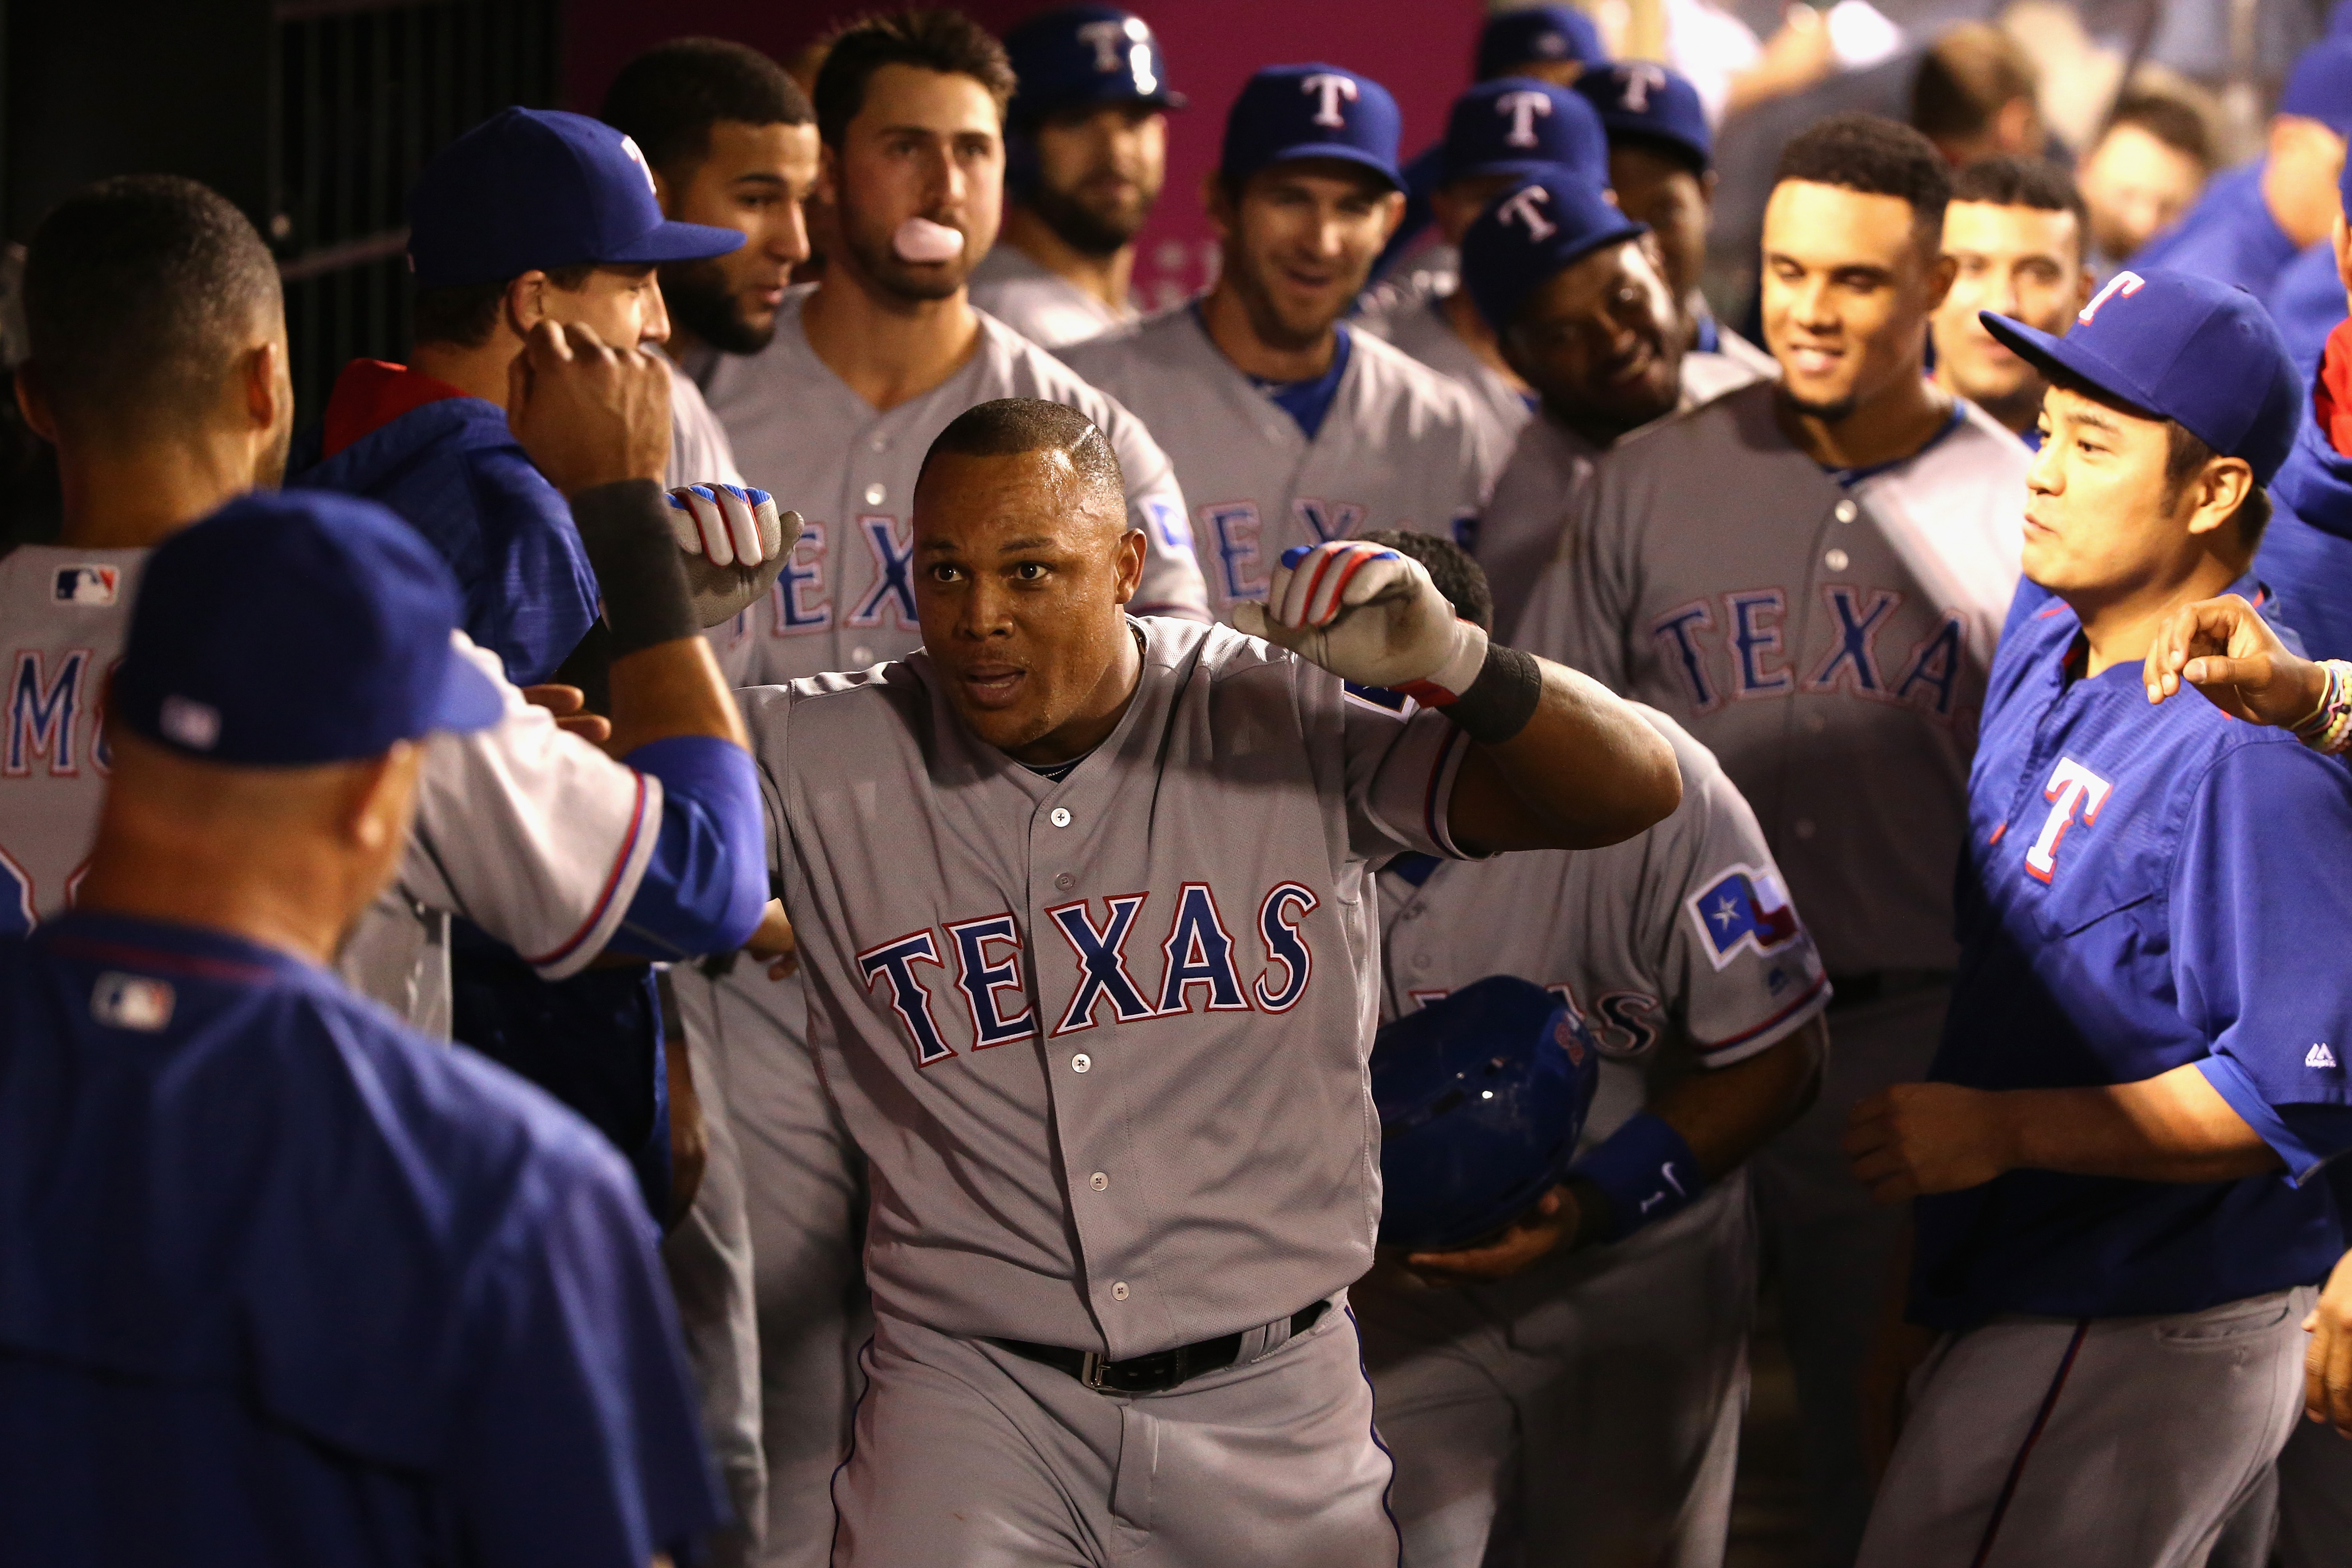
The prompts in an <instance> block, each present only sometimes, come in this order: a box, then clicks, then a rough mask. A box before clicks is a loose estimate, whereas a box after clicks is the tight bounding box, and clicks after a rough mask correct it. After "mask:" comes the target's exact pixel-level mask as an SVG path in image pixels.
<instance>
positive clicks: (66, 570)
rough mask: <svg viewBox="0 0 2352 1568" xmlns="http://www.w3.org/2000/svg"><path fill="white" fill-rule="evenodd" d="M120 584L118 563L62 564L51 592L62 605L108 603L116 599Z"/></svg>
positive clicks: (120, 573)
mask: <svg viewBox="0 0 2352 1568" xmlns="http://www.w3.org/2000/svg"><path fill="white" fill-rule="evenodd" d="M121 584H122V571H121V568H120V567H117V566H100V565H97V564H95V563H92V564H90V565H87V566H60V567H58V574H57V578H56V580H55V582H54V583H53V584H51V586H50V590H49V594H50V596H51V597H52V598H54V599H55V600H56V601H57V602H58V604H60V605H111V604H112V603H114V595H115V592H116V590H117V589H118V588H120V587H121Z"/></svg>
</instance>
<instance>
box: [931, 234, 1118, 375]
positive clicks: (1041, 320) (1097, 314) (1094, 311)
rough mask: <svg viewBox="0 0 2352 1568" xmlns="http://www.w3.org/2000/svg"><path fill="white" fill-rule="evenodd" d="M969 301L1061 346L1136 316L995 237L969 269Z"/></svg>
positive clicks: (1044, 343)
mask: <svg viewBox="0 0 2352 1568" xmlns="http://www.w3.org/2000/svg"><path fill="white" fill-rule="evenodd" d="M971 302H972V303H973V304H974V305H976V306H978V307H979V308H980V309H982V310H985V311H987V312H988V313H989V314H990V315H992V316H993V317H995V318H996V319H997V320H998V321H1003V323H1004V324H1005V325H1006V326H1008V327H1011V328H1012V329H1013V331H1016V332H1019V333H1020V334H1021V335H1022V336H1023V337H1024V338H1027V339H1028V340H1029V341H1030V342H1033V343H1035V344H1036V345H1037V346H1038V347H1039V348H1045V349H1054V350H1055V351H1059V350H1061V349H1065V348H1067V347H1068V346H1069V345H1070V344H1072V343H1082V342H1086V341H1087V339H1088V338H1097V337H1100V336H1101V335H1102V334H1103V333H1105V332H1108V331H1111V330H1112V329H1114V328H1116V327H1122V326H1125V325H1126V324H1127V323H1128V322H1129V321H1133V320H1135V317H1136V311H1135V309H1134V307H1133V306H1129V307H1128V308H1127V309H1125V310H1112V309H1111V308H1110V307H1109V306H1108V305H1106V304H1104V303H1103V302H1102V300H1099V299H1097V297H1096V296H1094V295H1092V294H1090V293H1088V292H1087V290H1085V289H1081V288H1079V287H1078V286H1077V285H1076V284H1075V283H1073V282H1071V281H1070V280H1069V279H1066V278H1065V277H1063V276H1062V275H1061V274H1060V273H1058V272H1055V271H1054V270H1053V269H1052V268H1048V267H1046V266H1045V265H1044V264H1043V263H1041V262H1039V261H1038V260H1037V259H1036V258H1034V257H1033V256H1031V255H1030V254H1029V253H1028V252H1027V251H1025V250H1022V249H1019V248H1017V247H1013V246H1010V245H1007V244H1005V243H1004V242H1003V241H1002V240H999V241H998V242H997V245H996V248H995V249H993V250H992V251H990V252H989V253H988V254H987V255H986V256H983V257H982V258H980V265H979V266H977V267H975V268H972V269H971Z"/></svg>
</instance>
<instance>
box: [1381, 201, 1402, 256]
mask: <svg viewBox="0 0 2352 1568" xmlns="http://www.w3.org/2000/svg"><path fill="white" fill-rule="evenodd" d="M1381 210H1382V216H1381V245H1382V246H1383V247H1385V246H1386V245H1387V244H1388V242H1389V241H1390V240H1391V239H1393V238H1394V237H1396V231H1397V225H1399V224H1401V223H1402V222H1404V193H1403V192H1402V191H1391V192H1390V193H1389V194H1388V195H1386V196H1383V197H1382V198H1381Z"/></svg>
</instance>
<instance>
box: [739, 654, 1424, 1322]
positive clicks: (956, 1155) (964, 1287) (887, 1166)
mask: <svg viewBox="0 0 2352 1568" xmlns="http://www.w3.org/2000/svg"><path fill="white" fill-rule="evenodd" d="M1135 626H1136V628H1137V633H1138V637H1139V641H1140V643H1141V646H1142V648H1143V669H1142V674H1141V677H1140V681H1139V687H1138V689H1137V690H1136V693H1135V695H1134V698H1133V700H1131V701H1130V703H1129V708H1128V710H1127V713H1126V714H1125V716H1124V717H1123V718H1122V719H1121V720H1120V721H1119V724H1118V728H1117V729H1116V730H1115V731H1113V732H1112V733H1111V735H1110V736H1109V737H1108V739H1107V740H1105V741H1104V742H1103V743H1102V744H1101V745H1100V746H1099V747H1097V749H1096V750H1095V751H1094V752H1092V753H1091V754H1090V755H1088V756H1087V758H1086V759H1085V760H1084V761H1082V762H1081V763H1079V764H1078V765H1077V767H1076V770H1075V771H1074V772H1072V773H1069V774H1068V775H1067V776H1066V778H1064V779H1062V780H1061V781H1060V782H1058V783H1056V782H1055V781H1053V780H1051V779H1047V778H1045V777H1044V776H1042V775H1040V774H1038V773H1033V772H1031V771H1030V770H1029V769H1027V768H1024V767H1023V766H1022V765H1021V764H1019V763H1015V762H1013V761H1012V760H1011V759H1010V758H1008V757H1006V756H1005V755H1004V754H1003V752H998V751H996V750H995V749H994V748H992V747H990V746H988V745H985V744H983V743H982V742H979V741H978V740H976V739H975V738H974V737H973V736H972V735H971V732H970V731H968V730H967V729H966V728H965V726H964V725H963V723H962V721H961V720H960V719H959V718H958V717H957V716H956V714H955V712H954V710H952V709H951V708H950V705H949V701H948V698H947V696H946V694H945V693H944V692H943V691H941V690H940V689H939V687H938V685H937V682H936V677H935V675H934V674H933V672H932V669H931V666H930V664H929V659H928V658H926V656H924V655H922V654H920V653H917V654H915V655H913V656H911V657H909V658H908V659H906V660H905V661H903V662H899V663H893V664H887V665H884V666H882V667H880V668H877V669H876V670H874V671H871V672H869V673H868V674H867V675H866V676H863V677H835V678H832V679H829V680H823V681H801V682H796V683H794V684H793V685H792V686H789V687H767V688H761V689H755V690H751V691H748V692H746V693H744V694H743V701H744V705H745V714H746V718H747V721H748V722H749V724H750V727H751V734H752V744H753V750H754V752H755V754H756V755H757V757H758V759H759V762H760V764H761V772H762V774H763V788H764V790H765V791H766V792H767V796H768V808H769V812H770V820H771V825H772V830H773V831H772V838H773V844H774V847H775V853H776V870H777V871H778V873H779V875H780V876H781V877H782V882H783V896H784V903H785V907H786V909H787V910H789V912H790V913H791V915H792V918H793V929H794V930H795V931H797V932H798V933H799V938H800V945H801V955H802V957H801V963H802V973H803V975H804V976H805V978H806V984H807V988H808V994H809V1030H810V1036H811V1038H812V1040H813V1041H814V1045H815V1047H816V1053H817V1060H818V1063H819V1066H820V1068H822V1070H823V1072H824V1079H825V1082H826V1085H827V1087H828V1088H830V1089H832V1090H833V1092H834V1095H835V1100H836V1101H837V1102H838V1104H839V1105H840V1107H841V1110H842V1114H843V1117H844V1119H845V1121H846V1122H847V1124H848V1127H849V1130H850V1131H851V1133H852V1134H853V1135H854V1136H855V1137H856V1141H857V1143H858V1146H859V1147H860V1148H861V1149H863V1150H864V1151H865V1152H866V1158H867V1161H868V1163H869V1169H870V1173H871V1181H872V1184H873V1192H874V1200H873V1205H872V1212H871V1215H870V1217H869V1223H868V1230H867V1241H866V1270H867V1276H868V1280H869V1283H870V1284H871V1285H872V1288H873V1290H874V1296H875V1303H876V1310H877V1313H879V1314H881V1315H883V1316H885V1317H897V1318H900V1319H904V1320H908V1321H915V1322H919V1323H923V1324H926V1325H928V1326H929V1327H931V1328H934V1329H938V1330H940V1331H944V1332H947V1333H951V1334H959V1335H971V1336H1001V1337H1007V1338H1016V1339H1024V1340H1033V1341H1040V1342H1047V1343H1053V1344H1061V1345H1069V1346H1076V1347H1082V1348H1087V1349H1097V1350H1100V1351H1101V1352H1104V1353H1107V1354H1108V1355H1109V1356H1111V1357H1113V1358H1123V1357H1128V1356H1132V1355H1136V1354H1139V1353H1142V1352H1150V1351H1155V1350H1159V1349H1162V1348H1164V1347H1167V1346H1170V1345H1175V1344H1182V1343H1186V1342H1192V1341H1197V1340H1202V1339H1206V1338H1210V1337H1212V1336H1214V1335H1217V1334H1222V1333H1226V1332H1229V1331H1236V1330H1244V1329H1251V1328H1255V1327H1260V1326H1263V1325H1266V1324H1269V1323H1274V1322H1276V1321H1282V1320H1286V1319H1287V1318H1288V1317H1289V1316H1290V1315H1291V1314H1292V1313H1294V1312H1296V1311H1297V1310H1300V1309H1301V1308H1303V1307H1305V1306H1306V1305H1307V1304H1308V1303H1309V1302H1311V1301H1314V1300H1318V1299H1320V1298H1325V1297H1328V1296H1330V1295H1332V1294H1333V1293H1334V1292H1336V1291H1339V1289H1343V1288H1344V1287H1345V1286H1346V1285H1347V1284H1348V1282H1349V1280H1351V1279H1355V1278H1357V1277H1358V1276H1359V1275H1360V1274H1362V1273H1363V1271H1364V1269H1365V1268H1366V1266H1367V1265H1369V1264H1370V1261H1371V1247H1372V1235H1373V1231H1374V1229H1375V1227H1376V1224H1377V1219H1378V1215H1379V1210H1380V1176H1379V1144H1380V1129H1379V1124H1378V1121H1377V1118H1376V1117H1375V1115H1374V1112H1373V1110H1372V1105H1371V1098H1370V1087H1369V1081H1368V1079H1367V1075H1366V1069H1365V1062H1366V1059H1367V1057H1368V1055H1369V1051H1370V1042H1371V1036H1372V1032H1373V1027H1374V1020H1375V1017H1376V1016H1377V1012H1378V1008H1379V1004H1380V995H1379V990H1380V963H1379V954H1378V941H1379V933H1378V931H1377V929H1376V923H1377V922H1376V916H1375V910H1374V901H1373V900H1374V898H1375V894H1374V891H1373V888H1372V870H1373V868H1374V867H1375V866H1377V865H1378V864H1380V863H1381V861H1384V860H1386V859H1388V858H1391V856H1394V855H1396V854H1398V853H1401V852H1405V851H1420V852H1423V853H1429V854H1437V855H1444V856H1452V855H1454V854H1455V853H1456V851H1455V850H1454V847H1453V846H1452V844H1451V841H1450V840H1449V838H1448V837H1447V830H1446V824H1445V817H1446V813H1447V810H1448V809H1449V802H1450V800H1451V798H1452V793H1453V788H1454V777H1455V775H1456V773H1457V772H1458V770H1459V766H1460V763H1461V759H1462V757H1463V755H1464V753H1465V750H1466V745H1465V742H1464V741H1463V740H1462V737H1461V733H1460V731H1458V730H1456V729H1455V728H1454V725H1453V723H1452V722H1451V721H1448V720H1446V719H1444V718H1443V717H1442V716H1441V715H1439V714H1437V713H1434V712H1431V711H1428V710H1415V709H1412V707H1411V705H1410V704H1408V705H1407V707H1406V709H1405V710H1404V711H1402V712H1400V711H1397V710H1391V709H1389V708H1386V707H1382V706H1379V705H1376V704H1373V703H1370V702H1368V701H1365V700H1361V699H1359V698H1357V697H1355V696H1353V695H1351V694H1349V693H1347V692H1345V691H1344V690H1343V689H1342V687H1341V684H1340V682H1339V679H1337V678H1336V677H1333V676H1331V675H1328V674H1327V673H1326V672H1324V671H1323V670H1321V669H1319V668H1316V667H1315V666H1313V665H1311V664H1308V663H1307V662H1306V661H1304V660H1301V659H1298V658H1295V657H1293V656H1292V655H1290V654H1287V653H1284V652H1281V651H1279V650H1276V649H1272V648H1269V647H1267V646H1266V645H1265V644H1264V643H1261V642H1258V641H1256V640H1255V639H1254V638H1250V637H1243V636H1242V635H1240V634H1239V633H1237V632H1235V631H1234V630H1232V629H1231V628H1229V627H1223V626H1200V625H1197V624H1194V623H1190V622H1182V621H1174V620H1168V619H1159V618H1152V619H1145V620H1142V621H1139V622H1137V623H1135Z"/></svg>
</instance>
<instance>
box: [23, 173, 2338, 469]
mask: <svg viewBox="0 0 2352 1568" xmlns="http://www.w3.org/2000/svg"><path fill="white" fill-rule="evenodd" d="M2338 222H2339V223H2340V222H2341V220H2340V219H2339V220H2338ZM16 408H17V411H18V412H19V413H21V414H23V415H24V416H25V423H26V424H27V425H29V426H32V427H33V434H34V435H36V436H38V437H40V438H41V439H42V440H44V441H47V443H48V444H49V445H50V446H52V447H54V446H56V445H57V444H58V422H57V418H56V416H53V415H52V414H50V412H49V400H48V398H47V395H44V394H43V393H42V391H41V379H40V372H39V371H38V370H37V369H36V368H35V367H34V364H33V362H32V361H31V360H26V362H25V363H22V364H20V365H18V366H17V367H16Z"/></svg>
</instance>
